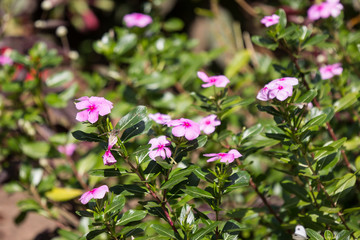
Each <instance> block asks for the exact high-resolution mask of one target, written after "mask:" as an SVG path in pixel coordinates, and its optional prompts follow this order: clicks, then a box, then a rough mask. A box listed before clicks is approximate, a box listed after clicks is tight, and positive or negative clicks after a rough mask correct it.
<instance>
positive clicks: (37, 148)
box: [20, 141, 50, 159]
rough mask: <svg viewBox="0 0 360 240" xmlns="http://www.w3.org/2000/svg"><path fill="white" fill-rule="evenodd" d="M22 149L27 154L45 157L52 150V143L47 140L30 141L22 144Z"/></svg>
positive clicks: (33, 156)
mask: <svg viewBox="0 0 360 240" xmlns="http://www.w3.org/2000/svg"><path fill="white" fill-rule="evenodd" d="M20 148H21V150H22V151H23V153H24V154H25V155H26V156H29V157H31V158H36V159H38V158H43V157H46V156H47V155H48V152H49V151H50V144H49V143H47V142H40V141H39V142H28V143H23V144H21V145H20Z"/></svg>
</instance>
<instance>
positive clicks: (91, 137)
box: [71, 130, 105, 142]
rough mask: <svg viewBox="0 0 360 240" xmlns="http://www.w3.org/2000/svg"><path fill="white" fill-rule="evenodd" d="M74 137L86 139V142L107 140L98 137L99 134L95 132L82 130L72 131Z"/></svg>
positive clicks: (80, 139)
mask: <svg viewBox="0 0 360 240" xmlns="http://www.w3.org/2000/svg"><path fill="white" fill-rule="evenodd" d="M71 134H72V135H73V137H74V138H75V139H77V140H79V141H86V142H105V140H104V139H102V138H100V137H98V135H96V134H94V133H86V132H83V131H80V130H77V131H75V132H72V133H71Z"/></svg>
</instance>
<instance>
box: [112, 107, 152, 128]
mask: <svg viewBox="0 0 360 240" xmlns="http://www.w3.org/2000/svg"><path fill="white" fill-rule="evenodd" d="M146 117H147V113H146V107H145V106H137V107H136V108H135V109H133V110H132V111H130V112H129V113H128V114H126V115H125V116H124V117H122V118H121V119H120V121H119V122H118V123H117V124H116V126H115V129H117V130H119V131H121V130H123V129H126V128H129V127H132V126H134V125H135V124H137V123H138V122H140V121H141V120H143V119H144V118H146Z"/></svg>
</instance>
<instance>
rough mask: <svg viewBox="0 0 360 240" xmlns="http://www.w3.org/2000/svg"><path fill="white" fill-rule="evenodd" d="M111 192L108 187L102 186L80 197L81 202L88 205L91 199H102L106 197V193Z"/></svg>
mask: <svg viewBox="0 0 360 240" xmlns="http://www.w3.org/2000/svg"><path fill="white" fill-rule="evenodd" d="M107 192H109V188H108V186H106V185H102V186H100V187H98V188H94V189H93V190H90V191H88V192H86V193H84V194H83V195H81V197H80V199H79V200H80V202H81V203H82V204H87V203H88V202H89V201H90V200H91V199H93V198H94V199H101V198H103V197H104V196H105V193H107Z"/></svg>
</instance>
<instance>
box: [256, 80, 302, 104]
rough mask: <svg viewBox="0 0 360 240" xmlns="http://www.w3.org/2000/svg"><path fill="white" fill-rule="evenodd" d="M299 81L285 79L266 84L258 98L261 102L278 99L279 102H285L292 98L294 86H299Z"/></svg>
mask: <svg viewBox="0 0 360 240" xmlns="http://www.w3.org/2000/svg"><path fill="white" fill-rule="evenodd" d="M298 83H299V81H298V80H297V79H296V78H292V77H284V78H279V79H275V80H273V81H271V82H269V83H268V84H266V85H265V86H264V87H263V88H262V89H261V90H260V91H259V92H258V94H257V96H256V98H257V99H259V100H261V101H268V100H270V99H274V98H277V99H278V100H279V101H284V100H285V99H287V98H288V97H290V96H292V93H293V86H294V85H297V84H298Z"/></svg>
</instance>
